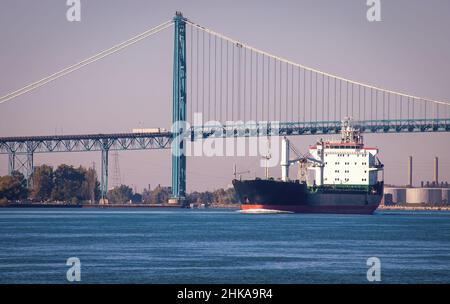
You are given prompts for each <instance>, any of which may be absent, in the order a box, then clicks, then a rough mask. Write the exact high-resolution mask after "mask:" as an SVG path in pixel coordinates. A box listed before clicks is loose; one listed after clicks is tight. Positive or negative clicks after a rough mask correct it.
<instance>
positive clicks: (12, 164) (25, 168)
mask: <svg viewBox="0 0 450 304" xmlns="http://www.w3.org/2000/svg"><path fill="white" fill-rule="evenodd" d="M14 171H17V172H20V173H22V174H23V176H24V177H25V179H26V180H27V187H28V189H31V188H32V187H33V179H32V177H33V173H34V153H33V152H32V151H30V152H26V153H16V152H15V151H11V152H9V153H8V175H12V174H13V172H14Z"/></svg>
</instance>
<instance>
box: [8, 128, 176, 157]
mask: <svg viewBox="0 0 450 304" xmlns="http://www.w3.org/2000/svg"><path fill="white" fill-rule="evenodd" d="M171 142H172V134H171V133H170V132H165V133H157V134H146V133H143V134H139V133H118V134H89V135H55V136H24V137H1V138H0V154H11V153H15V154H26V153H48V152H85V151H102V150H105V149H106V150H150V149H168V148H170V144H171Z"/></svg>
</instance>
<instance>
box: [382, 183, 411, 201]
mask: <svg viewBox="0 0 450 304" xmlns="http://www.w3.org/2000/svg"><path fill="white" fill-rule="evenodd" d="M384 200H385V201H384V203H385V204H387V205H389V204H404V203H406V188H386V187H385V188H384Z"/></svg>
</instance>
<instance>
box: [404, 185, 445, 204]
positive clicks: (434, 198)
mask: <svg viewBox="0 0 450 304" xmlns="http://www.w3.org/2000/svg"><path fill="white" fill-rule="evenodd" d="M406 202H407V203H408V204H441V202H442V190H441V189H439V188H408V189H406Z"/></svg>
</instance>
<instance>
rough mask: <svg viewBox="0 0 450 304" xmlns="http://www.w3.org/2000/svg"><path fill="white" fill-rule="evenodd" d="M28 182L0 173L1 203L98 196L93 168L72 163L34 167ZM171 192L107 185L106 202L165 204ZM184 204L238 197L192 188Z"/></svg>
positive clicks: (69, 201)
mask: <svg viewBox="0 0 450 304" xmlns="http://www.w3.org/2000/svg"><path fill="white" fill-rule="evenodd" d="M29 184H30V186H28V185H27V181H26V179H25V177H24V175H23V174H21V173H20V172H17V171H15V172H13V173H12V174H11V175H5V176H0V206H7V205H11V204H16V205H17V204H18V203H28V204H33V203H35V204H37V203H39V204H51V203H60V204H65V205H94V204H98V202H99V200H100V183H99V181H98V176H97V172H96V170H95V169H94V168H85V167H83V166H79V167H74V166H70V165H66V164H61V165H59V166H58V167H57V168H56V169H54V168H53V167H52V166H49V165H40V166H37V167H35V168H34V171H33V175H32V177H31V183H29ZM171 193H172V189H171V187H164V186H160V185H158V186H157V187H155V188H154V189H147V188H146V189H144V190H143V191H142V193H137V192H135V191H134V190H133V189H132V188H131V187H130V186H128V185H120V186H117V187H114V188H112V189H109V191H108V193H107V199H108V203H109V204H117V205H120V204H129V203H131V204H139V205H141V204H150V205H164V204H166V203H167V201H168V200H169V198H170V196H171ZM186 203H187V204H189V205H190V204H194V205H202V206H206V207H208V206H224V207H226V206H233V205H237V204H238V203H239V202H238V199H237V197H236V193H235V191H234V189H232V188H230V189H217V190H215V191H212V192H211V191H205V192H197V191H194V192H191V193H189V194H188V195H187V196H186Z"/></svg>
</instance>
